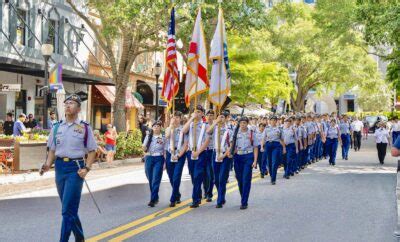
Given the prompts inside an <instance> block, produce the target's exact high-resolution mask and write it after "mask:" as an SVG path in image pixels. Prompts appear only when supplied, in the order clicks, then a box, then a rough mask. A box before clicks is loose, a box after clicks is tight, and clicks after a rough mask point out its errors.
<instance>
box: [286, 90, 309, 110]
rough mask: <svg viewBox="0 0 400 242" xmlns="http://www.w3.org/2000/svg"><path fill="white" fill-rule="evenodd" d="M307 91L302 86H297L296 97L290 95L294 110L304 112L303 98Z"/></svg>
mask: <svg viewBox="0 0 400 242" xmlns="http://www.w3.org/2000/svg"><path fill="white" fill-rule="evenodd" d="M307 92H308V90H307V91H305V90H304V89H303V88H301V87H300V88H299V90H298V92H297V95H296V97H293V96H292V97H291V98H290V99H291V103H292V108H293V110H294V111H295V112H304V110H305V100H306V96H307Z"/></svg>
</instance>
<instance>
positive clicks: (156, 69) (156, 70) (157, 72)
mask: <svg viewBox="0 0 400 242" xmlns="http://www.w3.org/2000/svg"><path fill="white" fill-rule="evenodd" d="M153 71H154V75H155V76H156V120H158V78H160V75H161V64H160V62H158V61H157V63H156V66H155V67H154V70H153Z"/></svg>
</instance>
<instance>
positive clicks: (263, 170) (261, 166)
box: [257, 145, 267, 175]
mask: <svg viewBox="0 0 400 242" xmlns="http://www.w3.org/2000/svg"><path fill="white" fill-rule="evenodd" d="M264 153H265V152H261V145H259V146H258V157H257V164H258V169H260V173H261V174H264V175H265V173H267V165H266V164H265V162H266V159H264V158H265V157H264Z"/></svg>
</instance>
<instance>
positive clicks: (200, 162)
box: [192, 151, 206, 204]
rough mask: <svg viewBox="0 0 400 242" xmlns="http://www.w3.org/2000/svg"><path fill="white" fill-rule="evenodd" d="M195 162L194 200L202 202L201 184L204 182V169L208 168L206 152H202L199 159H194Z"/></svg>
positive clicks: (194, 201) (195, 202) (196, 202)
mask: <svg viewBox="0 0 400 242" xmlns="http://www.w3.org/2000/svg"><path fill="white" fill-rule="evenodd" d="M192 162H193V192H192V200H193V203H194V204H199V203H200V202H201V184H202V183H203V178H204V171H205V168H206V152H205V151H203V152H201V153H200V155H199V157H197V160H192Z"/></svg>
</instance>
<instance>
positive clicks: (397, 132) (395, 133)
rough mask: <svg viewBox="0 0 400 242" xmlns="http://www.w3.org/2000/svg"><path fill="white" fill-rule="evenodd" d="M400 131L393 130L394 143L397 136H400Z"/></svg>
mask: <svg viewBox="0 0 400 242" xmlns="http://www.w3.org/2000/svg"><path fill="white" fill-rule="evenodd" d="M399 134H400V132H399V131H393V132H392V144H394V143H395V142H396V139H397V137H399Z"/></svg>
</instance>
